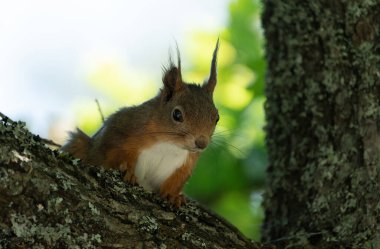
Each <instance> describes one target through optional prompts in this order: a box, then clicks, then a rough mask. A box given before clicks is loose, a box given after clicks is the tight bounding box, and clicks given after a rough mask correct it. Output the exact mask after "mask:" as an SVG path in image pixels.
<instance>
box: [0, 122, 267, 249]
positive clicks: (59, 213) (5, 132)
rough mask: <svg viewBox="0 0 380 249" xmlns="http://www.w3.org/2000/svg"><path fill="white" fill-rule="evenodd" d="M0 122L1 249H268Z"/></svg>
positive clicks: (197, 209)
mask: <svg viewBox="0 0 380 249" xmlns="http://www.w3.org/2000/svg"><path fill="white" fill-rule="evenodd" d="M0 116H1V117H2V119H1V121H0V248H264V247H261V245H259V244H255V243H253V242H251V241H249V240H247V239H246V238H245V237H244V236H242V235H241V234H240V232H239V231H238V230H237V229H236V228H234V227H233V226H232V225H229V224H228V223H227V222H226V221H224V220H223V219H222V218H220V217H218V216H217V215H215V214H213V213H212V212H210V211H208V210H205V209H204V208H202V207H201V206H199V205H198V204H197V203H195V202H193V201H190V203H189V204H188V205H187V206H186V207H183V208H181V209H179V210H178V209H172V208H171V207H170V206H168V204H167V203H166V201H163V200H162V199H160V198H159V197H157V196H156V195H154V194H151V193H147V192H145V191H143V190H142V189H141V188H139V187H136V186H128V185H127V184H126V183H124V182H123V181H121V174H120V173H119V172H118V171H114V170H104V169H101V168H96V167H91V166H88V165H84V164H82V163H81V162H80V161H79V160H77V159H73V158H71V157H69V156H68V155H67V154H61V153H59V152H58V151H52V150H50V149H49V148H47V147H46V146H45V145H44V144H43V143H42V142H41V141H40V138H39V137H38V136H35V135H33V134H31V133H30V132H28V131H27V130H26V129H25V128H24V125H25V124H23V123H21V122H17V123H16V122H12V121H10V120H9V119H8V118H6V117H5V116H3V115H0Z"/></svg>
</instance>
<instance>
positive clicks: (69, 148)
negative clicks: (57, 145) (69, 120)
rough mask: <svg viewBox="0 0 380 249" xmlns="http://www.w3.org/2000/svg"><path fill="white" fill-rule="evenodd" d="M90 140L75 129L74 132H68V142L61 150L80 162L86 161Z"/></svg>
mask: <svg viewBox="0 0 380 249" xmlns="http://www.w3.org/2000/svg"><path fill="white" fill-rule="evenodd" d="M90 145H91V138H90V137H89V136H87V135H86V134H85V133H84V132H83V131H81V130H80V129H78V128H77V130H76V132H70V138H69V141H68V142H67V143H66V144H65V145H64V146H62V148H61V150H62V151H65V152H69V153H70V154H72V155H73V156H75V157H77V158H80V159H82V160H86V159H87V155H88V152H89V150H90Z"/></svg>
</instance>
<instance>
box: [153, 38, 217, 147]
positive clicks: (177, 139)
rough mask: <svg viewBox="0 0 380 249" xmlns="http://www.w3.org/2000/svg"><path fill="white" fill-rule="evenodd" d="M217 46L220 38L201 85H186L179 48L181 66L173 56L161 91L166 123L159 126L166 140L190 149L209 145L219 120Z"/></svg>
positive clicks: (161, 122) (164, 76)
mask: <svg viewBox="0 0 380 249" xmlns="http://www.w3.org/2000/svg"><path fill="white" fill-rule="evenodd" d="M218 48H219V39H218V41H217V43H216V47H215V50H214V53H213V57H212V61H211V70H210V76H209V78H208V80H206V81H205V82H204V83H203V84H202V85H199V84H194V83H190V84H187V83H185V82H184V81H183V80H182V75H181V59H180V55H179V51H178V47H177V56H178V63H177V64H178V65H177V66H176V65H174V63H173V62H172V60H171V59H170V65H169V67H168V68H167V69H165V71H164V75H163V79H162V81H163V83H164V88H163V89H161V92H160V94H159V100H160V103H161V104H160V108H161V111H160V112H159V113H160V117H157V118H158V119H159V121H160V122H159V123H160V124H162V125H163V127H160V129H162V130H163V131H165V134H166V135H167V136H165V139H167V140H169V141H171V142H173V143H175V144H177V145H178V146H179V147H182V148H183V149H186V150H189V151H190V152H201V151H202V150H204V149H205V148H206V147H207V145H208V144H209V142H210V140H211V136H212V134H213V132H214V130H215V126H216V124H217V122H218V120H219V114H218V110H217V109H216V107H215V105H214V102H213V92H214V89H215V86H216V82H217V72H216V62H217V53H218Z"/></svg>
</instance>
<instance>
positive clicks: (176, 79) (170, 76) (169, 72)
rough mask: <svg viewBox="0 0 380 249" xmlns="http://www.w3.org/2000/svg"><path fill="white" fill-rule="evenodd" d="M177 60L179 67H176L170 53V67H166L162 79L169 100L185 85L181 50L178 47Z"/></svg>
mask: <svg viewBox="0 0 380 249" xmlns="http://www.w3.org/2000/svg"><path fill="white" fill-rule="evenodd" d="M177 59H178V62H177V63H178V65H177V66H176V65H174V63H173V60H172V56H171V54H170V53H169V66H168V67H164V74H163V77H162V82H163V83H164V87H165V88H164V91H165V92H166V95H167V97H166V98H167V100H169V99H170V98H171V96H173V94H174V93H175V92H177V91H180V90H181V89H182V88H183V86H184V83H183V82H182V75H181V58H180V54H179V49H178V45H177Z"/></svg>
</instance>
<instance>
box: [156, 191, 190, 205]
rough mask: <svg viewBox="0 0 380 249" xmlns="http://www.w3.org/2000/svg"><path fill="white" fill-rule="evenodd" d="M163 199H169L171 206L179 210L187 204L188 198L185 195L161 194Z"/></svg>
mask: <svg viewBox="0 0 380 249" xmlns="http://www.w3.org/2000/svg"><path fill="white" fill-rule="evenodd" d="M161 197H162V198H164V199H167V200H168V202H169V203H170V204H171V205H173V206H175V207H177V208H179V207H181V206H182V205H185V204H186V197H185V196H184V195H183V194H178V195H172V194H169V193H161Z"/></svg>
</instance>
